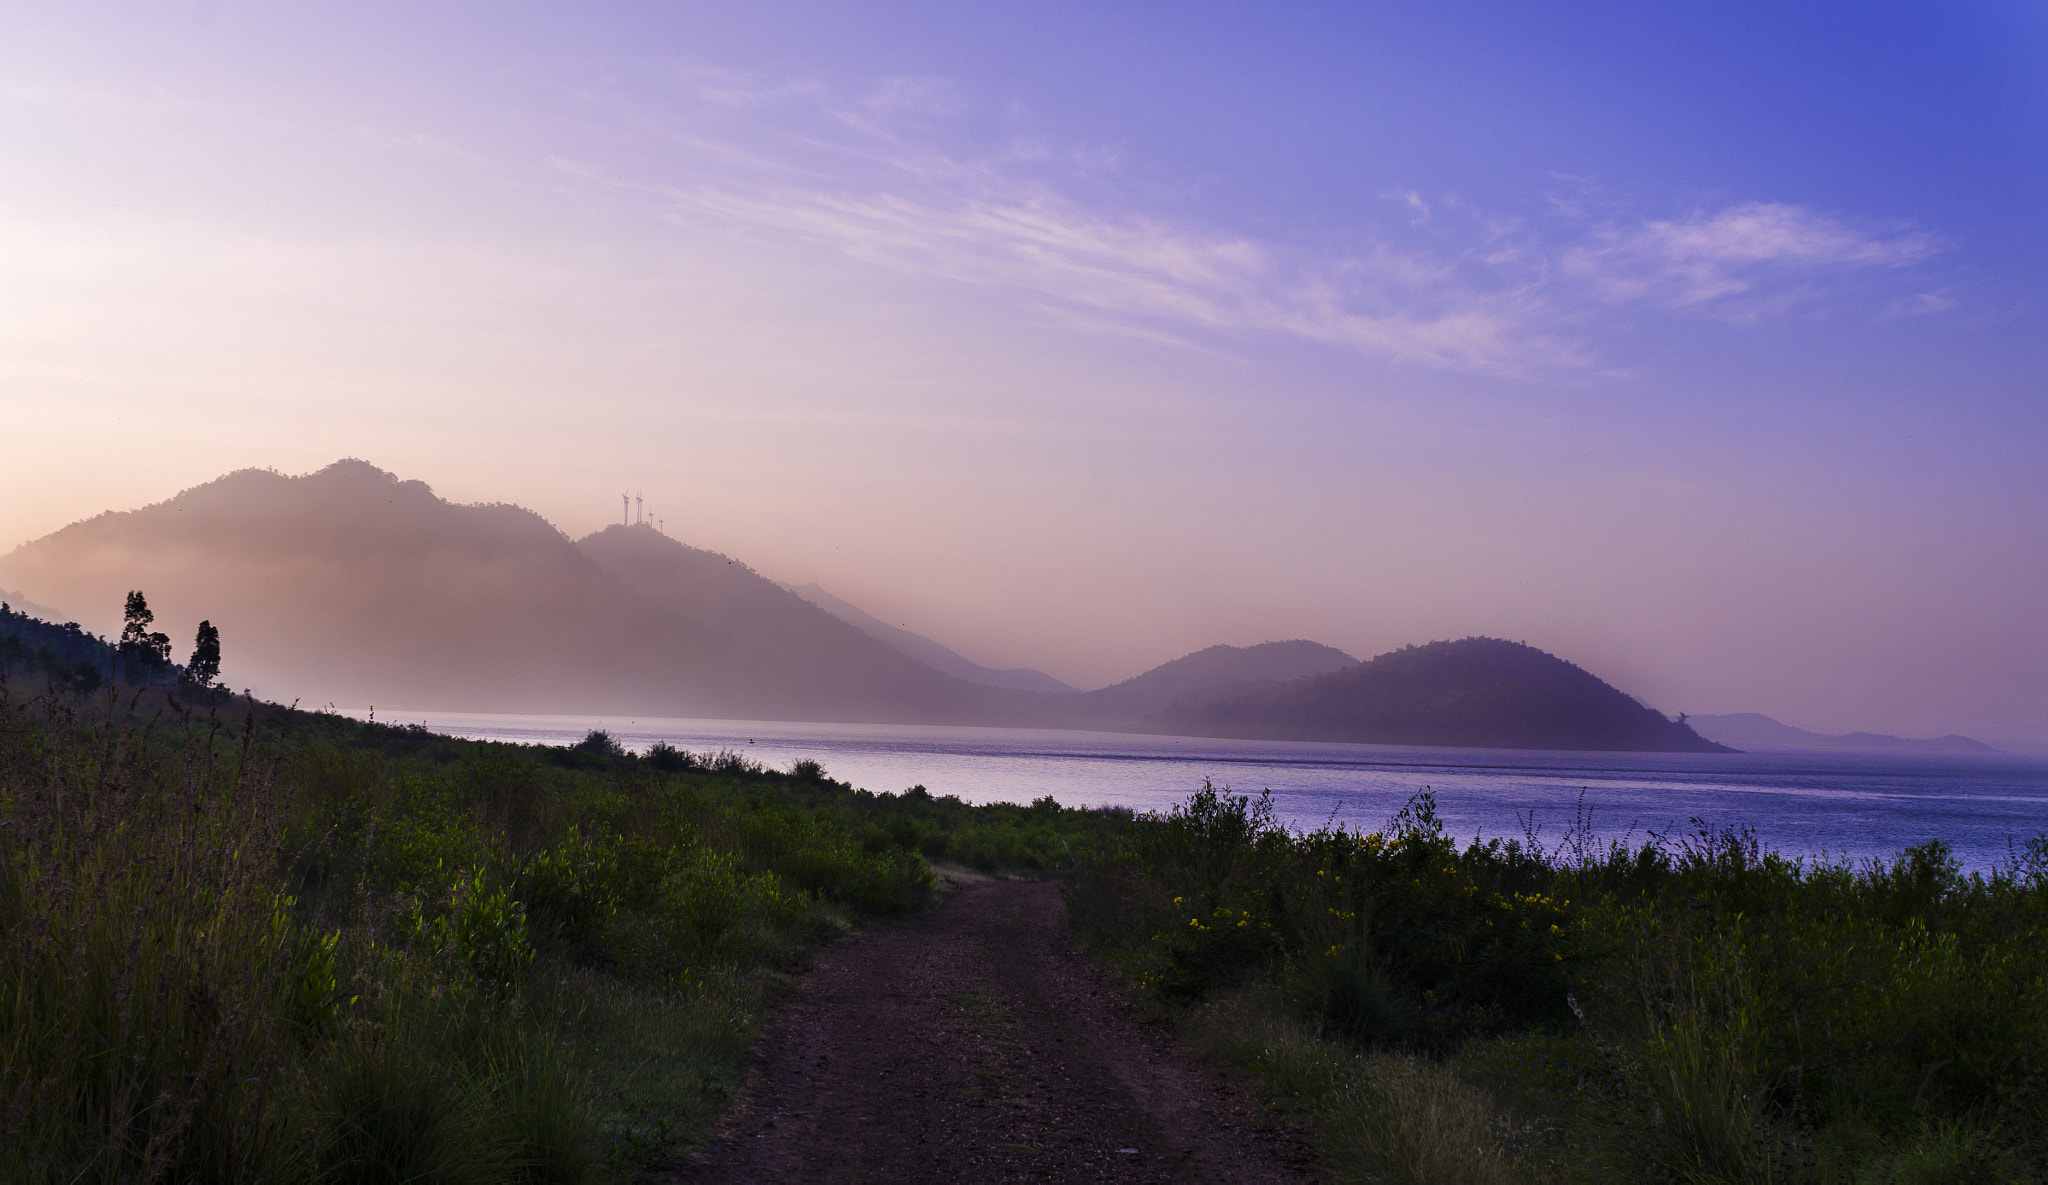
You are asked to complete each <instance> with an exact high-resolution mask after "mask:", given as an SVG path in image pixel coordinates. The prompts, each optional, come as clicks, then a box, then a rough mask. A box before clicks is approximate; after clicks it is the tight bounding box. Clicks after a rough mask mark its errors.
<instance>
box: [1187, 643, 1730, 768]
mask: <svg viewBox="0 0 2048 1185" xmlns="http://www.w3.org/2000/svg"><path fill="white" fill-rule="evenodd" d="M1162 724H1163V725H1165V726H1166V727H1168V728H1170V729H1172V730H1173V731H1176V732H1185V733H1192V734H1196V735H1202V736H1217V737H1256V738H1263V739H1273V740H1315V741H1354V742H1364V743H1371V744H1392V745H1452V746H1460V747H1469V748H1497V749H1609V750H1635V751H1656V752H1678V753H1730V752H1734V750H1732V749H1729V748H1727V747H1726V746H1723V745H1717V744H1715V743H1713V742H1712V741H1709V740H1707V739H1705V738H1704V737H1701V736H1700V735H1699V734H1698V733H1696V732H1694V731H1693V730H1692V729H1691V728H1690V727H1689V726H1687V725H1685V724H1682V723H1678V722H1676V721H1672V720H1668V719H1666V718H1665V717H1664V715H1663V714H1662V713H1660V712H1657V711H1655V710H1653V709H1650V708H1646V707H1643V706H1642V705H1641V704H1639V703H1637V702H1636V701H1635V700H1633V699H1631V698H1629V697H1628V696H1627V695H1625V694H1623V693H1622V692H1621V691H1619V690H1617V689H1616V688H1614V687H1612V686H1610V685H1608V684H1607V683H1605V682H1603V681H1601V680H1600V679H1599V678H1597V677H1595V676H1594V675H1592V674H1590V673H1589V672H1587V671H1585V670H1583V669H1581V668H1579V667H1577V666H1574V665H1573V664H1571V663H1569V662H1566V661H1565V660H1563V659H1561V658H1558V657H1556V656H1555V655H1551V654H1546V653H1544V652H1543V651H1541V650H1538V649H1536V648H1535V647H1533V646H1527V645H1524V644H1522V643H1520V642H1507V641H1502V640H1500V639H1498V638H1466V639H1464V640H1463V641H1458V642H1432V643H1430V644H1429V645H1427V646H1410V647H1407V648H1405V649H1402V650H1396V651H1393V652H1391V653H1388V654H1382V655H1380V656H1379V657H1378V658H1375V659H1372V660H1371V661H1370V662H1365V663H1360V664H1358V665H1356V666H1353V667H1348V668H1345V669H1342V670H1336V671H1331V672H1329V673H1326V674H1320V675H1311V676H1308V677H1306V678H1303V679H1297V680H1294V681H1293V682H1290V683H1284V684H1280V685H1278V686H1268V687H1260V688H1253V689H1250V690H1246V691H1242V692H1237V693H1226V694H1223V695H1218V696H1212V697H1209V698H1207V699H1203V700H1198V701H1193V702H1182V703H1180V704H1177V705H1174V706H1173V707H1171V708H1169V709H1168V710H1167V711H1166V712H1165V714H1164V716H1163V718H1162Z"/></svg>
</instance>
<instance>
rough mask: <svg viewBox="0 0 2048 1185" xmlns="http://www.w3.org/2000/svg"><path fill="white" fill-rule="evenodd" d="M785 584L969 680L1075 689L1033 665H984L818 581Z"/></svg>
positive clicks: (1021, 687)
mask: <svg viewBox="0 0 2048 1185" xmlns="http://www.w3.org/2000/svg"><path fill="white" fill-rule="evenodd" d="M784 587H788V588H789V590H790V591H791V592H793V593H795V594H796V595H798V596H800V597H802V598H803V599H804V600H806V601H809V602H810V603H811V604H813V605H816V606H817V607H818V608H820V609H823V610H824V611H825V612H827V613H830V614H831V615H832V616H834V617H837V618H838V619H839V620H841V621H843V622H845V623H846V624H848V625H850V626H852V627H854V628H855V629H857V630H859V631H860V632H861V633H864V634H866V635H867V636H868V637H870V638H873V639H875V640H876V641H878V642H882V643H884V644H885V645H887V646H888V647H889V648H890V649H892V650H895V651H897V652H898V653H901V654H907V655H909V656H910V657H912V658H914V659H916V660H917V661H919V662H921V663H923V664H924V665H926V666H928V667H930V668H932V669H933V670H935V671H944V672H945V673H946V674H948V675H952V676H953V677H955V678H958V679H965V680H967V681H968V682H969V683H979V684H981V685H982V686H983V687H1005V688H1008V689H1010V690H1011V691H1045V692H1052V693H1055V694H1058V693H1063V692H1069V691H1073V690H1074V688H1073V687H1071V686H1069V685H1067V684H1065V683H1062V682H1060V681H1059V680H1058V679H1055V678H1053V677H1052V676H1051V675H1048V674H1046V673H1045V672H1044V671H1039V670H1033V669H1032V668H1030V667H1009V668H1006V669H998V668H996V667H985V666H982V665H981V664H980V663H978V662H975V661H974V660H973V659H971V658H968V657H967V656H965V655H963V654H961V653H959V652H958V651H956V650H954V649H953V648H952V647H950V646H947V645H946V644H944V643H943V642H935V641H933V640H932V639H930V638H927V637H925V636H924V635H923V634H914V633H912V632H910V631H909V630H907V629H904V628H903V627H902V626H899V625H890V624H889V623H888V622H886V621H883V620H882V619H881V618H879V617H876V616H875V615H874V614H872V613H869V612H868V611H867V610H865V609H862V608H861V607H860V606H859V605H856V604H853V603H852V602H851V601H845V600H841V599H840V598H838V597H835V596H833V595H832V594H831V593H829V592H826V591H825V590H824V589H822V588H820V587H818V586H817V585H816V584H805V585H801V586H795V587H791V586H787V585H785V586H784Z"/></svg>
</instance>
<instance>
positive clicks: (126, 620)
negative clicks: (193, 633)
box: [115, 592, 171, 679]
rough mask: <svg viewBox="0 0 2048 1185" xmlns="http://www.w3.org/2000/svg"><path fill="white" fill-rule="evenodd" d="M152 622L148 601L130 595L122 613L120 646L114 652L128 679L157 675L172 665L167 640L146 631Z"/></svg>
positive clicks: (163, 636)
mask: <svg viewBox="0 0 2048 1185" xmlns="http://www.w3.org/2000/svg"><path fill="white" fill-rule="evenodd" d="M155 621H156V614H154V613H152V612H150V610H149V601H148V599H147V598H145V597H144V596H143V595H142V594H141V593H140V592H130V593H129V594H128V607H127V608H126V610H124V611H123V613H122V624H121V644H120V645H119V646H117V647H116V648H115V649H116V652H117V653H119V654H120V656H121V659H122V663H123V665H124V666H126V667H127V668H128V677H129V678H130V679H137V678H144V677H147V676H149V675H154V674H159V673H161V672H162V671H164V670H166V669H167V668H169V667H170V665H171V639H170V636H169V635H168V634H160V633H156V632H154V631H152V630H151V629H150V628H149V627H150V625H151V624H153V623H154V622H155Z"/></svg>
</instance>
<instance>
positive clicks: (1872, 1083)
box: [1068, 786, 2048, 1183]
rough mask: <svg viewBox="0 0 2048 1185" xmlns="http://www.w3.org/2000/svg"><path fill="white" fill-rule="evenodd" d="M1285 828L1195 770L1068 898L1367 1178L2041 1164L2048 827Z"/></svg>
mask: <svg viewBox="0 0 2048 1185" xmlns="http://www.w3.org/2000/svg"><path fill="white" fill-rule="evenodd" d="M1589 830H1590V829H1589V828H1587V827H1585V826H1584V824H1583V821H1582V822H1581V825H1580V827H1579V828H1578V829H1577V830H1576V831H1575V832H1574V834H1573V835H1572V836H1571V837H1570V838H1569V839H1568V840H1567V841H1566V842H1565V843H1564V844H1562V845H1559V846H1557V847H1554V848H1549V849H1545V848H1544V847H1542V846H1540V845H1538V844H1537V843H1536V842H1535V841H1534V837H1533V836H1532V837H1528V839H1527V840H1526V842H1524V841H1513V842H1501V841H1493V842H1489V843H1484V844H1481V843H1478V842H1474V843H1473V844H1471V845H1468V846H1466V847H1463V848H1460V847H1458V846H1457V845H1455V844H1453V843H1452V842H1451V841H1450V840H1449V839H1448V838H1447V837H1446V836H1445V835H1444V834H1443V830H1442V828H1441V826H1440V825H1438V823H1437V821H1436V818H1435V811H1434V803H1433V801H1432V800H1431V799H1429V798H1428V797H1427V796H1422V797H1418V798H1417V799H1416V800H1414V801H1413V802H1411V803H1410V804H1409V806H1408V807H1407V808H1406V809H1404V810H1403V811H1402V812H1401V814H1399V815H1398V816H1396V818H1394V819H1393V820H1391V821H1390V823H1389V825H1388V826H1387V827H1386V828H1384V829H1383V830H1382V831H1380V832H1376V833H1369V834H1360V833H1353V832H1347V831H1344V830H1342V829H1334V828H1332V829H1324V830H1321V831H1316V832H1311V833H1306V834H1301V833H1292V832H1288V831H1286V830H1285V829H1283V828H1281V827H1278V826H1277V825H1275V824H1274V823H1273V821H1272V817H1271V812H1270V808H1269V806H1268V804H1267V803H1266V802H1265V801H1264V800H1263V799H1254V798H1249V797H1246V796H1232V795H1229V794H1228V793H1225V792H1219V791H1217V790H1216V789H1214V788H1213V787H1208V786H1205V787H1204V788H1203V790H1201V791H1200V792H1198V793H1196V794H1195V795H1193V796H1192V797H1191V798H1190V799H1189V800H1188V801H1187V802H1186V803H1185V804H1183V805H1182V806H1180V807H1178V808H1176V809H1175V810H1173V811H1171V812H1169V813H1167V814H1163V815H1151V816H1144V817H1140V818H1138V819H1136V820H1134V821H1133V824H1132V827H1131V828H1130V829H1129V830H1128V831H1127V832H1126V833H1125V839H1124V842H1123V844H1122V845H1121V847H1119V848H1118V849H1116V850H1114V851H1111V852H1107V853H1104V854H1102V855H1100V856H1098V857H1096V858H1094V859H1093V860H1091V861H1090V862H1088V863H1087V864H1086V865H1085V866H1084V867H1083V868H1081V869H1080V870H1079V871H1078V873H1077V875H1076V877H1075V879H1074V880H1073V881H1072V882H1071V884H1070V886H1069V890H1068V906H1069V913H1070V916H1071V917H1072V918H1073V919H1074V922H1075V925H1076V928H1077V930H1078V931H1079V932H1080V933H1081V935H1082V937H1083V938H1084V940H1085V941H1086V942H1087V943H1088V944H1089V945H1090V946H1091V948H1092V949H1093V950H1094V951H1095V952H1096V954H1097V955H1098V957H1100V958H1101V959H1102V960H1103V961H1104V962H1106V963H1107V964H1109V965H1110V966H1111V967H1112V968H1113V969H1114V970H1115V971H1117V972H1118V973H1119V974H1120V975H1122V976H1123V978H1124V979H1125V981H1126V982H1127V983H1128V984H1129V985H1130V986H1131V987H1132V989H1133V990H1135V991H1137V992H1138V993H1140V994H1141V995H1143V996H1145V997H1147V998H1149V999H1150V1000H1152V1001H1153V1002H1154V1003H1155V1004H1156V1005H1157V1006H1158V1007H1159V1008H1160V1009H1161V1010H1162V1011H1163V1012H1164V1013H1166V1014H1167V1015H1169V1016H1171V1017H1173V1018H1175V1019H1176V1021H1177V1022H1178V1023H1179V1024H1180V1025H1181V1026H1182V1027H1183V1030H1184V1031H1185V1032H1186V1033H1187V1034H1188V1035H1189V1036H1190V1038H1191V1039H1192V1040H1194V1041H1195V1042H1196V1043H1197V1044H1198V1045H1201V1046H1202V1047H1204V1048H1205V1049H1207V1050H1208V1051H1209V1052H1210V1053H1211V1054H1212V1055H1213V1056H1216V1057H1218V1058H1221V1059H1222V1060H1225V1061H1228V1062H1231V1063H1233V1064H1236V1065H1239V1066H1242V1067H1244V1068H1245V1069H1246V1070H1247V1071H1248V1072H1249V1073H1250V1074H1251V1075H1252V1078H1253V1080H1254V1082H1255V1083H1256V1084H1257V1085H1258V1087H1259V1089H1260V1090H1261V1091H1262V1092H1263V1093H1264V1094H1265V1096H1266V1097H1267V1098H1268V1099H1269V1100H1270V1101H1271V1102H1272V1103H1273V1105H1274V1106H1275V1107H1276V1108H1278V1109H1280V1110H1282V1111H1283V1112H1287V1113H1290V1114H1292V1115H1294V1116H1296V1117H1297V1118H1298V1120H1299V1121H1300V1122H1303V1123H1305V1124H1307V1125H1309V1126H1310V1127H1311V1128H1312V1129H1313V1130H1314V1132H1315V1133H1316V1138H1317V1139H1318V1140H1319V1142H1320V1144H1321V1146H1322V1149H1323V1151H1324V1155H1325V1159H1326V1170H1327V1171H1328V1172H1329V1173H1330V1174H1331V1175H1332V1176H1333V1177H1335V1178H1338V1179H1345V1180H1359V1181H1416V1182H1420V1181H1495V1180H1499V1181H1507V1180H1527V1181H1559V1182H1564V1181H1616V1182H1621V1181H1672V1182H1709V1181H1725V1182H1736V1181H1783V1182H1830V1183H1833V1182H1840V1183H1854V1182H1895V1181H1908V1180H1911V1181H1922V1180H1925V1181H2036V1180H2041V1179H2043V1178H2044V1177H2048V1105H2044V1102H2043V1097H2042V1093H2041V1088H2042V1086H2043V1085H2044V1078H2048V963H2044V962H2043V960H2042V957H2041V954H2040V952H2041V951H2042V950H2048V837H2036V838H2035V839H2034V840H2033V841H2031V842H2030V843H2028V844H2026V845H2025V846H2024V847H2022V848H2016V849H2015V851H2014V853H2013V857H2012V859H2011V860H2010V861H2008V863H2007V864H2006V866H2004V867H2002V868H1999V869H1995V870H1992V871H1990V872H1987V873H1972V874H1968V875H1965V874H1964V873H1963V872H1962V871H1961V870H1960V869H1959V868H1958V867H1957V866H1956V863H1955V861H1954V860H1953V858H1952V857H1951V856H1950V855H1949V853H1948V851H1947V849H1946V848H1944V847H1943V846H1942V845H1940V844H1938V843H1935V844H1927V845H1923V846H1921V847H1917V848H1911V849H1907V850H1906V851H1904V852H1902V853H1900V854H1899V855H1897V856H1896V857H1893V858H1890V859H1884V860H1874V861H1869V862H1866V863H1864V864H1861V865H1851V864H1848V863H1841V862H1832V863H1831V862H1819V863H1815V862H1811V861H1799V860H1791V859H1787V858H1784V857H1782V856H1779V855H1777V854H1775V853H1769V852H1764V851H1761V850H1759V847H1758V845H1757V844H1756V842H1755V840H1754V838H1753V837H1752V836H1750V835H1748V834H1746V833H1743V832H1740V831H1736V830H1730V829H1720V830H1716V829H1714V828H1711V827H1708V826H1707V825H1705V824H1704V823H1701V822H1699V821H1697V820H1696V821H1695V826H1694V829H1693V831H1692V832H1691V833H1689V834H1686V835H1683V836H1668V837H1653V839H1652V840H1651V841H1650V842H1647V843H1645V844H1643V845H1640V846H1638V847H1633V848H1631V847H1626V846H1623V845H1619V844H1614V845H1608V846H1605V847H1602V846H1599V845H1596V844H1594V843H1592V842H1591V840H1590V836H1589Z"/></svg>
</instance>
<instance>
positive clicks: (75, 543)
mask: <svg viewBox="0 0 2048 1185" xmlns="http://www.w3.org/2000/svg"><path fill="white" fill-rule="evenodd" d="M620 534H623V535H624V538H620V537H619V536H620ZM0 571H4V572H5V573H6V574H7V577H6V578H7V580H8V582H9V583H10V584H18V585H21V586H22V587H23V588H24V589H25V590H30V591H33V593H34V594H35V595H37V596H38V597H39V598H41V599H45V600H50V601H54V602H56V603H59V604H67V605H73V606H79V607H80V612H82V613H83V612H86V611H87V610H86V608H85V607H88V606H89V607H92V608H93V610H97V611H100V612H103V613H104V614H106V615H107V618H112V619H114V620H118V612H119V608H120V605H121V599H122V597H123V595H124V594H125V592H126V590H128V589H130V588H142V589H145V590H147V592H148V593H149V597H150V601H151V603H152V605H154V606H155V607H156V608H157V613H158V616H159V619H160V620H161V621H163V622H166V623H170V624H171V627H172V631H171V632H173V633H174V634H178V633H179V632H180V631H184V630H187V629H189V628H190V625H189V624H187V623H188V622H189V623H196V622H197V621H198V620H199V619H201V618H208V619H211V620H212V621H213V622H214V624H215V625H217V626H218V627H219V628H220V629H221V631H222V634H223V636H224V638H225V639H226V642H227V645H228V646H229V648H230V651H231V653H232V654H234V655H235V661H234V663H233V672H232V674H233V677H234V678H235V679H236V680H237V681H238V682H241V683H246V684H247V685H250V686H255V687H259V688H262V689H265V690H266V691H269V692H270V693H272V694H277V695H281V696H283V697H285V698H292V697H294V696H298V697H302V698H306V699H308V700H312V701H313V702H334V703H342V704H354V705H358V706H360V705H364V704H369V703H392V704H394V705H396V704H403V705H406V706H431V707H437V708H443V709H454V710H473V711H555V712H617V711H630V712H636V713H642V714H661V715H679V716H690V715H708V716H726V717H734V716H749V715H767V716H772V717H781V718H796V719H820V720H849V721H875V722H881V721H910V720H938V721H944V720H949V719H971V718H976V717H978V716H979V717H986V716H988V715H990V714H991V713H993V712H994V711H995V710H996V709H997V705H994V704H990V703H988V702H985V700H986V697H988V696H993V695H999V694H1000V693H996V692H993V691H991V689H988V688H979V687H974V686H972V685H970V684H966V683H962V682H960V681H959V680H956V679H951V678H950V677H948V676H945V675H943V674H940V673H939V672H936V671H932V670H930V669H929V668H926V667H924V666H922V665H921V664H918V663H916V662H914V661H913V660H911V659H908V658H906V657H905V656H903V655H900V654H897V653H896V652H895V651H893V650H891V649H889V648H888V647H887V646H884V645H882V644H881V643H880V642H877V641H875V640H874V639H872V638H869V637H868V636H867V635H865V634H863V633H861V632H860V631H859V630H857V629H854V628H853V627H852V626H849V625H847V624H846V623H844V622H842V621H840V620H838V619H837V618H835V617H833V616H831V615H830V614H828V613H826V612H824V611H823V610H821V609H818V608H817V607H815V606H813V605H810V604H808V603H807V602H805V601H803V600H802V599H801V598H799V597H797V596H795V595H794V594H792V593H789V592H787V591H785V590H783V589H781V588H780V587H778V586H776V585H775V584H774V583H773V582H772V581H769V580H766V579H764V578H762V577H760V576H759V575H756V574H755V573H753V572H751V571H749V570H747V569H745V568H744V567H743V566H741V565H738V564H736V563H732V562H730V561H728V560H727V558H726V557H724V556H718V555H715V554H713V553H710V552H702V551H697V550H695V549H692V548H685V547H684V546H682V545H681V544H679V543H676V542H675V541H674V540H670V539H667V538H665V537H663V536H661V535H658V534H656V533H655V532H654V531H653V530H652V528H648V527H637V528H630V529H629V528H622V527H621V528H612V529H611V530H610V531H606V532H599V533H598V534H597V535H594V536H592V537H591V538H589V539H586V540H585V541H583V544H582V545H579V544H577V543H574V542H572V541H570V540H569V538H568V537H566V536H565V535H563V534H562V533H561V532H560V531H559V530H557V529H556V528H555V527H554V526H553V525H552V524H550V523H548V522H547V521H546V520H545V519H543V518H541V517H540V516H539V515H537V514H535V513H533V512H532V511H529V510H525V509H522V508H520V507H517V506H510V505H504V504H488V505H473V506H464V505H457V504H454V503H450V502H447V501H444V500H443V499H441V498H439V497H437V496H435V494H434V492H433V491H432V490H431V489H429V488H428V487H427V486H426V484H425V483H423V482H418V481H401V480H399V479H398V478H397V477H395V476H393V475H392V474H390V473H386V472H384V471H383V470H381V469H378V468H376V467H375V466H372V465H370V464H367V463H366V462H362V461H356V460H347V461H341V462H337V463H336V464H334V465H330V466H328V467H327V468H325V469H322V470H320V471H319V472H317V473H313V474H308V475H306V476H303V477H287V476H285V475H283V474H279V473H275V472H272V471H268V470H255V469H250V470H242V471H240V472H236V473H231V474H228V475H227V476H225V477H222V478H219V479H217V480H215V481H212V482H208V483H206V484H205V485H202V486H198V487H196V488H194V489H190V490H187V491H185V492H183V493H181V494H179V495H178V496H177V497H175V498H172V499H170V500H168V501H165V502H160V503H157V504H155V505H153V506H148V507H144V508H142V509H140V510H134V511H127V512H120V513H113V512H110V513H106V514H102V515H99V516H97V517H95V518H92V519H88V520H86V521H84V522H80V523H75V524H73V525H71V526H69V527H66V528H64V529H62V530H60V531H57V532H54V533H53V534H51V535H48V536H45V537H44V538H42V539H38V540H35V541H34V542H32V543H28V544H24V545H23V546H21V547H20V548H17V549H16V550H15V551H14V552H12V553H10V554H8V555H7V556H5V557H4V558H0ZM102 607H103V608H102ZM89 624H97V625H99V626H100V628H102V629H104V628H106V624H107V620H106V619H105V618H102V619H95V620H94V621H92V622H89Z"/></svg>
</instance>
